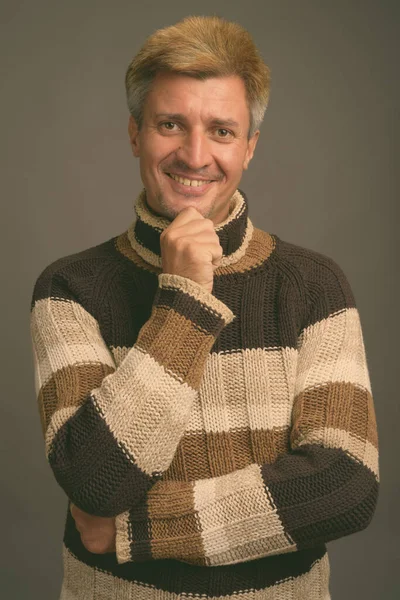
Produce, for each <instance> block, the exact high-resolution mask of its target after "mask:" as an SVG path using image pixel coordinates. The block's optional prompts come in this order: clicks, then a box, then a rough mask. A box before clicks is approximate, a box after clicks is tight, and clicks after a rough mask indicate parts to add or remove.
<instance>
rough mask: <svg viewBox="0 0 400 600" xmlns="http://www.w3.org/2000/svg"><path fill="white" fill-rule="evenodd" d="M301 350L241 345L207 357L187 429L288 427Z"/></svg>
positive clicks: (223, 429)
mask: <svg viewBox="0 0 400 600" xmlns="http://www.w3.org/2000/svg"><path fill="white" fill-rule="evenodd" d="M296 360H297V350H295V349H293V348H273V349H263V348H258V349H254V350H239V351H238V352H232V353H229V354H217V353H215V352H214V353H211V354H209V355H208V357H207V361H206V364H205V370H204V375H203V378H202V381H201V384H200V389H199V395H198V397H196V399H195V402H194V405H193V409H192V413H191V417H190V420H189V423H188V427H187V429H188V430H190V431H191V432H200V431H206V432H225V431H229V430H230V429H231V428H238V427H241V428H243V427H250V428H251V429H253V430H255V429H273V428H274V427H275V428H279V427H288V426H289V425H290V423H291V411H292V405H293V398H294V388H295V373H296Z"/></svg>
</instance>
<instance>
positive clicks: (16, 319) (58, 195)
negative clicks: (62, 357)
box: [0, 0, 400, 600]
mask: <svg viewBox="0 0 400 600" xmlns="http://www.w3.org/2000/svg"><path fill="white" fill-rule="evenodd" d="M398 6H399V3H398V2H388V1H382V0H381V1H378V0H376V1H375V2H372V1H369V0H367V1H361V0H360V1H357V0H353V1H347V2H344V1H341V0H339V1H338V0H337V1H335V2H333V1H332V2H328V1H320V2H319V1H317V0H315V1H311V0H302V1H301V2H297V1H295V0H292V1H290V2H289V1H288V0H281V1H274V2H269V1H267V0H264V1H263V2H261V1H260V2H251V1H245V2H240V3H239V2H234V3H232V2H226V3H223V2H218V1H216V0H213V1H212V2H211V1H208V0H205V1H203V2H202V3H199V2H194V1H192V0H187V1H186V2H173V1H169V2H161V1H158V2H152V3H150V2H149V3H148V4H144V3H141V4H137V3H135V2H132V1H129V2H128V1H127V0H125V1H116V2H113V3H112V2H103V1H96V2H95V1H94V0H93V1H90V0H86V1H85V0H81V1H78V0H70V1H69V2H61V1H56V0H51V1H50V0H36V1H35V2H32V1H23V0H14V1H12V2H11V1H6V2H4V1H3V2H2V3H1V8H0V10H1V22H2V31H1V36H0V40H1V42H0V44H1V61H2V69H1V84H2V92H1V103H2V109H1V111H0V114H1V120H2V123H1V134H2V135H1V140H2V142H5V143H4V145H3V144H2V157H1V159H2V160H1V165H2V167H3V170H2V175H1V183H2V187H3V186H4V188H3V189H2V193H1V208H2V213H1V214H2V219H1V225H2V235H1V254H0V256H1V262H2V265H1V269H2V271H1V272H2V289H3V293H2V294H1V303H2V305H3V306H2V307H1V313H0V314H1V315H2V317H3V318H4V319H3V321H4V322H3V323H2V325H1V331H2V343H1V351H2V355H1V361H2V367H3V369H2V384H3V385H2V399H1V404H0V406H1V419H0V427H1V436H0V440H1V448H0V460H1V467H0V468H1V471H0V472H1V475H2V493H1V508H2V511H1V513H2V514H1V516H2V527H1V531H2V542H1V553H2V559H1V561H0V564H1V566H0V568H1V596H2V598H5V599H7V600H8V599H17V600H19V599H25V598H30V599H36V598H37V599H40V600H47V599H51V600H53V599H56V598H58V594H59V589H60V581H61V543H62V532H63V527H64V519H65V509H66V499H65V497H64V494H63V492H62V491H61V489H59V488H58V486H57V484H56V483H55V480H53V477H52V474H51V472H50V468H49V467H48V465H47V463H46V460H45V455H44V444H43V440H42V434H41V429H40V423H39V415H38V411H37V405H36V399H35V394H34V382H33V368H32V356H31V346H30V336H29V308H30V298H31V293H32V288H33V284H34V281H35V279H36V277H37V276H38V275H39V273H40V271H41V270H42V269H43V268H44V267H45V266H46V265H47V264H49V263H50V262H51V261H53V260H55V259H56V258H58V257H60V256H63V255H66V254H69V253H72V252H76V251H79V250H82V249H84V248H87V247H89V246H91V245H94V244H97V243H100V242H102V241H104V240H105V239H108V238H110V237H111V236H113V235H116V234H118V233H121V232H122V231H124V230H125V229H126V228H127V226H128V225H129V224H130V223H131V222H132V220H133V219H134V213H133V208H132V206H133V200H134V198H135V197H136V195H137V193H138V192H139V191H140V189H141V182H140V179H139V172H138V164H137V163H136V162H135V161H134V159H133V158H132V156H131V152H130V148H129V144H128V136H127V119H128V113H127V109H126V105H125V97H124V83H123V80H124V74H125V69H126V67H127V65H128V63H129V61H130V59H131V57H132V56H133V55H134V54H135V53H136V52H137V51H138V50H139V48H140V46H141V44H142V43H143V41H144V39H145V37H146V36H147V35H149V34H150V33H151V32H153V31H154V30H155V29H157V28H159V27H163V26H165V25H169V24H172V23H174V22H175V21H176V20H178V19H179V18H181V17H183V16H185V15H187V14H199V13H202V14H213V13H217V14H219V15H220V16H224V17H227V18H230V19H232V20H237V21H239V22H240V23H241V24H242V25H244V26H245V27H247V28H248V29H249V30H250V32H251V33H252V35H253V36H254V39H255V41H256V43H257V45H258V47H259V49H260V50H261V52H262V54H263V56H264V58H265V60H266V62H267V63H268V64H269V66H270V67H271V69H272V94H271V102H270V106H269V109H268V111H267V114H266V119H265V122H264V125H263V127H262V135H261V137H260V141H259V144H258V147H257V151H256V154H255V157H254V159H253V162H252V164H251V165H250V169H249V171H248V172H247V173H246V175H245V177H244V179H243V180H242V185H241V187H242V189H244V190H245V191H246V192H247V194H248V196H249V199H250V216H251V218H252V220H253V222H254V223H255V224H256V226H258V227H261V228H263V229H265V230H267V231H270V232H272V233H276V234H278V235H279V236H280V237H282V238H283V239H285V240H287V241H291V242H293V243H297V244H300V245H303V246H306V247H308V248H312V249H315V250H317V251H320V252H323V253H325V254H327V255H328V256H331V257H332V258H334V259H335V260H336V261H337V262H338V263H339V264H340V265H341V267H342V269H343V270H344V272H345V273H346V275H347V276H348V278H349V280H350V283H351V285H352V288H353V291H354V294H355V296H356V301H357V304H358V308H359V311H360V315H361V320H362V324H363V332H364V339H365V345H366V350H367V358H368V364H369V369H370V375H371V381H372V388H373V393H374V398H375V406H376V412H377V417H378V426H379V437H380V453H381V459H380V465H381V479H382V485H381V494H380V499H379V504H378V509H377V512H376V515H375V517H374V519H373V521H372V523H371V525H370V526H369V528H367V529H366V530H365V531H363V532H360V533H358V534H355V535H353V536H350V537H348V538H344V539H341V540H338V541H336V542H332V543H330V544H329V549H330V557H331V566H332V578H331V590H332V595H333V599H334V600H337V599H340V600H347V599H354V598H356V599H358V598H363V600H368V599H382V598H383V599H385V600H386V599H390V598H398V597H399V595H400V588H399V584H398V583H397V582H398V570H399V568H400V563H399V557H400V553H399V543H398V540H399V520H398V506H399V499H400V498H399V481H398V478H397V474H398V461H397V457H398V454H399V435H398V429H397V426H398V419H399V417H400V411H399V400H398V385H396V384H397V380H396V376H397V375H398V372H399V367H398V326H397V322H398V302H396V303H395V299H396V300H397V299H398V297H399V293H398V292H399V289H398V279H397V278H396V276H397V271H398V265H397V262H398V256H399V254H398V247H396V246H397V241H398V231H397V227H398V223H397V221H396V217H397V216H398V211H397V201H398V180H396V173H395V159H396V162H398V150H399V148H398V137H396V135H395V132H396V129H397V128H398V105H399V71H398V58H399V45H398V41H397V37H398V31H399V9H398ZM396 250H397V260H396Z"/></svg>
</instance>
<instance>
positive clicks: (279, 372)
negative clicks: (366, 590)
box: [31, 190, 379, 600]
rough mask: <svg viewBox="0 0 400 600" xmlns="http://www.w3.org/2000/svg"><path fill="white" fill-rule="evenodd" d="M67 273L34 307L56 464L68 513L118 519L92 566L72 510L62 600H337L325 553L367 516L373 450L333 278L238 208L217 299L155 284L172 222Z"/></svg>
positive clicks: (349, 320) (66, 261)
mask: <svg viewBox="0 0 400 600" xmlns="http://www.w3.org/2000/svg"><path fill="white" fill-rule="evenodd" d="M135 210H136V219H135V221H134V223H133V224H132V225H131V227H129V228H128V230H127V231H126V232H124V233H122V234H121V235H119V236H117V237H114V238H112V239H110V240H108V241H106V242H104V243H102V244H100V245H98V246H96V247H94V248H90V249H88V250H85V251H83V252H79V253H77V254H74V255H72V256H68V257H65V258H62V259H59V260H57V261H56V262H54V263H52V264H51V265H49V266H48V267H47V268H46V269H45V270H44V271H43V272H42V273H41V275H40V276H39V278H38V280H37V282H36V285H35V289H34V292H33V298H32V313H31V323H32V329H31V330H32V340H33V350H34V359H35V378H36V390H37V396H38V404H39V410H40V414H41V421H42V428H43V433H44V438H45V445H46V455H47V458H48V461H49V464H50V466H51V468H52V470H53V472H54V475H55V477H56V480H57V481H58V483H59V484H60V486H61V487H62V488H63V490H64V491H65V493H66V495H67V497H68V498H69V500H70V501H72V502H73V503H74V504H76V505H77V506H78V507H80V508H81V509H82V510H84V511H86V512H88V513H90V514H93V515H99V516H114V517H116V525H117V540H116V553H109V554H105V555H96V554H92V553H90V552H88V551H87V550H86V549H85V548H84V546H83V544H82V542H81V540H80V535H79V533H78V532H77V530H76V528H75V523H74V520H73V518H72V516H71V515H70V513H69V510H68V511H67V519H66V525H65V534H64V581H63V587H62V593H61V598H62V600H92V599H93V600H100V599H101V600H105V599H113V600H128V599H129V600H156V599H157V600H178V599H181V598H195V597H198V598H200V597H201V598H210V599H211V598H212V599H214V600H217V599H218V600H222V599H224V600H227V599H229V598H232V599H233V598H235V599H237V598H240V599H241V600H250V599H251V600H262V599H263V600H264V599H265V600H268V599H270V600H272V599H273V600H289V599H290V600H294V599H304V600H327V599H328V598H329V597H330V596H329V560H328V555H327V553H326V545H325V544H326V542H329V541H330V540H334V539H337V538H340V537H342V536H345V535H349V534H351V533H354V532H357V531H360V530H362V529H364V528H365V527H366V526H367V525H368V524H369V522H370V520H371V518H372V515H373V513H374V510H375V506H376V501H377V495H378V482H379V466H378V441H377V428H376V421H375V413H374V406H373V400H372V395H371V385H370V379H369V373H368V367H367V361H366V356H365V348H364V342H363V335H362V330H361V325H360V319H359V314H358V311H357V308H356V304H355V299H354V295H353V293H352V290H351V288H350V285H349V283H348V281H347V279H346V277H345V275H344V273H343V271H342V270H341V269H340V267H339V266H338V265H337V264H336V263H335V262H334V261H333V260H332V259H331V258H328V257H326V256H324V255H322V254H319V253H317V252H315V251H312V250H309V249H307V248H302V247H300V246H296V245H294V244H290V243H288V242H285V241H283V240H281V239H280V238H279V237H278V236H277V235H274V234H269V233H266V232H264V231H262V230H260V229H258V228H256V227H254V226H253V224H252V222H251V220H250V218H249V216H248V202H247V199H246V197H245V195H244V194H243V192H240V191H239V190H238V191H236V193H235V194H234V196H233V198H232V202H231V209H230V213H229V216H228V218H227V219H226V221H224V222H223V223H221V224H220V225H219V226H217V227H216V233H217V234H218V237H219V240H220V243H221V245H222V248H223V252H224V254H223V258H222V261H221V264H220V266H219V267H218V269H217V270H216V271H215V274H214V286H213V290H212V293H209V292H208V291H206V290H205V289H204V288H202V287H201V286H200V285H198V284H197V283H195V282H193V281H191V280H190V279H187V278H185V277H181V276H176V275H171V274H168V273H163V272H162V261H161V253H160V233H161V232H162V230H163V229H164V228H165V227H167V226H168V225H169V224H170V223H169V221H167V220H165V219H163V218H160V217H157V216H156V215H154V213H153V212H152V211H151V210H150V209H149V208H148V207H147V204H146V201H145V193H144V192H142V193H141V194H140V195H139V197H138V198H137V200H136V202H135Z"/></svg>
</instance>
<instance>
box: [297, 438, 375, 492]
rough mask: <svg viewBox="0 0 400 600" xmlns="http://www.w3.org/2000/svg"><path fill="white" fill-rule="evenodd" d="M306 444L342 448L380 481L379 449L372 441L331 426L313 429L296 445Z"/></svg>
mask: <svg viewBox="0 0 400 600" xmlns="http://www.w3.org/2000/svg"><path fill="white" fill-rule="evenodd" d="M304 444H323V445H324V446H325V448H340V449H342V450H345V451H347V452H348V453H349V454H350V455H351V456H353V457H354V458H356V459H357V460H358V461H361V462H362V463H363V464H364V465H365V466H366V467H368V468H369V469H371V471H372V472H373V473H374V475H375V476H376V478H377V480H378V481H379V454H378V450H377V449H376V447H375V446H374V445H373V444H371V443H370V442H368V441H365V440H362V439H360V438H359V437H357V436H355V435H353V434H351V433H349V432H348V431H344V430H343V429H333V428H331V427H327V428H324V429H316V430H312V431H310V432H309V433H308V435H307V438H306V439H305V440H302V441H300V442H299V443H298V444H296V447H299V446H304Z"/></svg>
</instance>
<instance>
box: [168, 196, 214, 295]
mask: <svg viewBox="0 0 400 600" xmlns="http://www.w3.org/2000/svg"><path fill="white" fill-rule="evenodd" d="M160 244H161V257H162V269H163V273H171V274H173V275H181V276H182V277H187V278H188V279H192V281H195V282H196V283H198V284H200V285H201V286H203V287H204V288H205V289H206V290H207V291H209V292H212V288H213V281H214V270H215V269H216V268H217V267H218V265H219V263H220V260H221V258H222V253H223V250H222V247H221V244H220V243H219V238H218V235H217V233H216V232H215V229H214V223H213V221H212V220H211V219H207V218H205V217H203V215H202V214H201V213H199V211H198V210H197V209H196V208H194V207H193V206H188V207H187V208H185V209H184V210H182V211H181V212H180V213H179V215H178V216H177V217H176V218H175V219H174V220H173V221H172V223H171V224H170V225H169V226H168V227H167V228H166V229H164V231H163V232H162V233H161V236H160Z"/></svg>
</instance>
